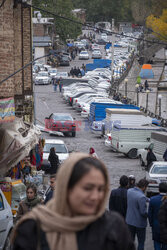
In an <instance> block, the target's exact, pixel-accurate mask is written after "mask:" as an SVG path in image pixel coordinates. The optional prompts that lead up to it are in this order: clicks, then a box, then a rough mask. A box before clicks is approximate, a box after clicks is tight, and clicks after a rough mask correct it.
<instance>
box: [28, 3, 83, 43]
mask: <svg viewBox="0 0 167 250" xmlns="http://www.w3.org/2000/svg"><path fill="white" fill-rule="evenodd" d="M33 5H35V6H37V7H40V8H42V9H45V10H47V11H50V12H52V13H54V14H55V15H57V17H55V16H53V17H54V23H55V34H56V35H59V37H60V38H61V39H62V40H63V41H66V39H67V38H71V39H76V38H77V36H78V35H80V34H81V28H82V25H80V24H77V23H75V22H72V21H68V20H65V19H63V18H60V17H66V18H69V19H71V20H74V21H78V22H79V21H80V20H78V19H77V18H76V17H75V16H74V15H73V14H72V9H73V4H72V1H71V0H33ZM42 15H43V16H49V17H51V15H50V14H47V13H45V12H42Z"/></svg>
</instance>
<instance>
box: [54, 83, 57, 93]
mask: <svg viewBox="0 0 167 250" xmlns="http://www.w3.org/2000/svg"><path fill="white" fill-rule="evenodd" d="M56 90H57V85H56V84H55V85H54V91H55V92H56Z"/></svg>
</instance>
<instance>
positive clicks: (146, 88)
mask: <svg viewBox="0 0 167 250" xmlns="http://www.w3.org/2000/svg"><path fill="white" fill-rule="evenodd" d="M148 89H149V85H148V81H147V80H145V82H144V90H148Z"/></svg>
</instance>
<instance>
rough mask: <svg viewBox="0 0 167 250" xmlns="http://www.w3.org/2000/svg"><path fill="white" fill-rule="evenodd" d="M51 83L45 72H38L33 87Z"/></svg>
mask: <svg viewBox="0 0 167 250" xmlns="http://www.w3.org/2000/svg"><path fill="white" fill-rule="evenodd" d="M50 83H51V78H50V76H49V74H48V72H47V71H40V72H39V73H38V75H37V76H36V77H35V85H40V84H43V85H48V84H50Z"/></svg>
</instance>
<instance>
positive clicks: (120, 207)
mask: <svg viewBox="0 0 167 250" xmlns="http://www.w3.org/2000/svg"><path fill="white" fill-rule="evenodd" d="M119 183H120V187H119V188H117V189H113V190H112V191H111V194H110V200H109V210H113V211H116V212H118V213H120V214H121V215H122V216H123V217H124V218H125V216H126V210H127V188H128V177H127V176H126V175H122V176H121V178H120V181H119Z"/></svg>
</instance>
